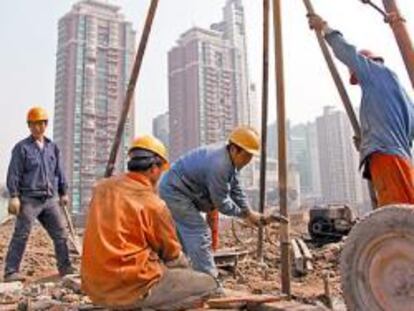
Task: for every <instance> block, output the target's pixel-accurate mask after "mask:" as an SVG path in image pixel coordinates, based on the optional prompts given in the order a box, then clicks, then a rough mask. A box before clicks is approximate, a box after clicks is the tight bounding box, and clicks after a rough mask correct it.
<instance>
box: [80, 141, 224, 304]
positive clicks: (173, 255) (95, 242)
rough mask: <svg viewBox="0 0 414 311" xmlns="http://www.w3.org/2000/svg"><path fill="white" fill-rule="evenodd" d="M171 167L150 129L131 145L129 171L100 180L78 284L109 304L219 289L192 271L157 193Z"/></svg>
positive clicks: (195, 296) (170, 300) (182, 297)
mask: <svg viewBox="0 0 414 311" xmlns="http://www.w3.org/2000/svg"><path fill="white" fill-rule="evenodd" d="M168 167H169V164H168V160H167V150H166V148H165V146H164V145H163V144H162V143H161V142H160V141H159V140H158V139H156V138H154V137H152V136H142V137H139V138H137V139H136V140H135V141H134V142H133V144H132V146H131V148H130V150H129V162H128V171H129V172H128V173H125V174H121V175H119V176H114V177H111V178H108V179H104V180H102V181H100V182H99V183H98V184H97V185H96V187H95V189H94V192H93V196H92V200H91V203H90V207H89V212H88V218H87V225H86V231H85V235H84V245H83V257H82V265H81V275H82V289H83V290H84V291H85V292H86V293H87V294H88V295H89V297H90V298H91V300H92V301H93V302H94V303H96V304H99V305H102V306H105V307H108V308H155V309H163V308H165V307H168V309H169V310H173V309H183V308H186V307H188V306H189V305H188V304H190V305H191V303H193V302H194V300H199V299H200V298H201V297H204V296H206V295H208V294H209V293H211V292H213V291H215V290H216V288H217V283H216V281H215V280H214V279H213V278H212V277H211V276H209V275H207V274H204V273H200V272H196V271H193V270H191V268H190V267H189V264H188V261H187V259H186V257H185V255H184V254H183V253H182V251H181V246H180V243H179V241H178V239H177V235H176V229H175V226H174V223H173V220H172V217H171V214H170V212H169V210H168V209H167V207H166V205H165V202H164V201H162V200H161V199H160V198H159V197H158V195H157V192H156V185H157V182H158V179H159V177H160V175H161V174H162V172H163V171H165V170H166V169H167V168H168Z"/></svg>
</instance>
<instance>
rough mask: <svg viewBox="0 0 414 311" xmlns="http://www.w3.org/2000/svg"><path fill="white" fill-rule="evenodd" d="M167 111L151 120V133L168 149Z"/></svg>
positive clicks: (168, 128)
mask: <svg viewBox="0 0 414 311" xmlns="http://www.w3.org/2000/svg"><path fill="white" fill-rule="evenodd" d="M169 124H170V122H169V115H168V112H165V113H163V114H160V115H158V116H157V117H155V118H154V120H152V134H153V135H154V136H155V137H157V138H158V139H160V140H161V141H162V142H163V143H164V145H165V146H166V147H167V149H169V145H170V138H169V136H170V127H169Z"/></svg>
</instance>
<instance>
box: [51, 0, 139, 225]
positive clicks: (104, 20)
mask: <svg viewBox="0 0 414 311" xmlns="http://www.w3.org/2000/svg"><path fill="white" fill-rule="evenodd" d="M134 46H135V32H134V30H133V29H132V25H131V23H129V22H127V21H125V19H124V16H123V15H122V14H121V13H120V7H118V6H114V5H110V4H108V3H106V2H102V1H97V0H83V1H80V2H78V3H77V4H75V5H73V7H72V10H71V11H70V12H68V13H67V14H66V15H65V16H63V17H62V18H61V19H60V20H59V26H58V48H57V61H56V81H55V82H56V83H55V119H54V140H55V141H56V143H57V144H58V145H59V147H60V148H61V150H62V157H63V163H64V164H65V172H66V175H67V177H68V180H69V181H70V194H71V204H72V213H73V215H74V216H75V219H76V220H79V221H80V222H81V221H82V219H83V215H84V213H85V208H86V207H87V206H88V203H89V200H90V196H91V187H92V186H93V184H94V182H95V181H96V180H97V179H98V178H100V177H102V176H103V174H104V170H105V166H106V162H107V161H108V157H109V152H110V148H111V145H112V143H113V141H114V137H115V132H116V127H117V120H118V118H119V115H120V111H121V107H122V102H123V99H124V96H125V92H126V87H127V84H128V79H129V75H130V71H131V67H132V61H133V57H134V50H135V48H134ZM132 111H133V109H132ZM133 132H134V118H133V113H131V114H130V117H129V118H128V120H127V123H126V126H125V131H124V136H123V137H122V143H121V148H120V151H119V154H118V161H117V163H116V168H117V169H118V170H123V169H124V167H125V164H126V150H127V146H128V144H129V143H130V141H131V139H132V136H133Z"/></svg>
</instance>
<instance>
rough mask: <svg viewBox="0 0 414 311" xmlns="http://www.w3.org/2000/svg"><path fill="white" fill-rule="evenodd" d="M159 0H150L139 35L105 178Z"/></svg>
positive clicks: (117, 147)
mask: <svg viewBox="0 0 414 311" xmlns="http://www.w3.org/2000/svg"><path fill="white" fill-rule="evenodd" d="M158 1H159V0H151V5H150V7H149V10H148V13H147V19H146V21H145V25H144V30H143V32H142V35H141V40H140V42H139V46H138V50H137V54H136V57H135V62H134V66H133V69H132V73H131V78H130V80H129V84H128V89H127V93H126V96H125V99H124V103H123V105H122V112H121V117H120V119H119V122H118V128H117V130H116V134H115V140H114V143H113V145H112V148H111V153H110V155H109V160H108V164H107V166H106V170H105V177H109V176H111V175H112V172H113V170H114V167H115V161H116V156H117V154H118V149H119V146H120V144H121V140H122V134H123V132H124V127H125V122H126V119H127V116H128V112H129V110H130V108H131V102H132V97H133V96H134V91H135V86H136V84H137V80H138V76H139V72H140V69H141V64H142V60H143V58H144V53H145V48H146V46H147V42H148V37H149V34H150V32H151V27H152V23H153V20H154V16H155V12H156V10H157V5H158Z"/></svg>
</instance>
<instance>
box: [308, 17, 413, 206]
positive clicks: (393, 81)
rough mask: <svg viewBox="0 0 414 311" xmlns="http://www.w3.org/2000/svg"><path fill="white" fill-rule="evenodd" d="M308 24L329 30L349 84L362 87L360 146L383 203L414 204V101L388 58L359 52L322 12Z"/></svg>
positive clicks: (368, 175) (362, 159) (367, 173)
mask: <svg viewBox="0 0 414 311" xmlns="http://www.w3.org/2000/svg"><path fill="white" fill-rule="evenodd" d="M309 26H310V27H311V28H312V29H315V30H317V31H320V32H322V33H323V34H324V35H325V40H326V41H327V42H328V44H329V45H330V46H331V48H332V50H333V52H334V54H335V56H336V57H337V58H338V59H339V60H340V61H341V62H342V63H344V64H345V65H346V66H347V67H348V69H349V71H350V83H351V84H353V85H359V86H360V87H361V91H362V100H361V105H360V114H359V118H360V123H361V138H360V139H358V140H357V141H356V145H357V149H358V150H359V152H360V164H361V166H364V174H363V175H364V177H365V178H368V179H371V180H372V184H373V186H374V189H375V192H376V196H377V201H378V202H377V204H378V207H381V206H384V205H389V204H398V203H407V204H414V170H413V169H414V168H413V165H412V162H411V147H412V140H413V138H414V106H413V101H412V100H411V99H410V97H409V96H408V94H407V92H406V90H405V89H404V87H403V86H402V85H401V83H400V82H399V80H398V77H397V76H396V74H395V73H394V72H393V71H391V70H390V69H389V68H388V67H387V66H385V64H384V59H383V57H381V56H379V55H376V54H375V53H373V52H372V51H369V50H361V51H357V49H356V48H355V47H354V46H353V45H351V44H349V43H348V42H346V41H345V39H344V38H343V36H342V34H341V33H340V32H339V31H337V30H334V29H331V28H330V27H329V26H328V23H327V22H326V21H324V20H323V19H322V18H321V17H320V16H317V15H314V14H311V15H309Z"/></svg>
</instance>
